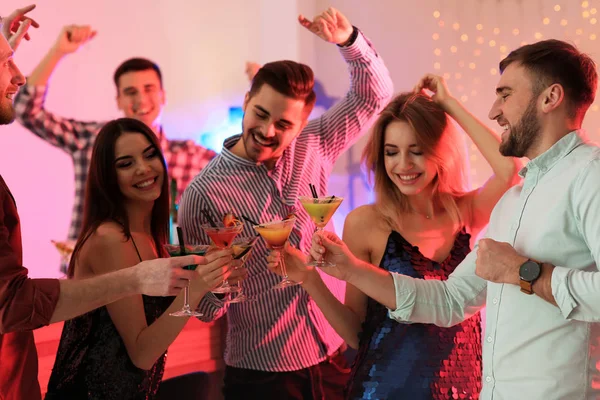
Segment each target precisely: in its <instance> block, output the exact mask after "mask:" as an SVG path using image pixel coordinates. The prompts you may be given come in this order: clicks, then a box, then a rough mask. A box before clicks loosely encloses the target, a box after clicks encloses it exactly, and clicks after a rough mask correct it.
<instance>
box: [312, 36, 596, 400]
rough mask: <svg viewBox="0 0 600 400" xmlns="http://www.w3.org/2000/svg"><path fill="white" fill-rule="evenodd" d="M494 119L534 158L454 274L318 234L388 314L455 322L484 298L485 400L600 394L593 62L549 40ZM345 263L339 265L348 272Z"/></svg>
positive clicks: (519, 73)
mask: <svg viewBox="0 0 600 400" xmlns="http://www.w3.org/2000/svg"><path fill="white" fill-rule="evenodd" d="M500 71H501V72H502V76H501V79H500V82H499V84H498V86H497V88H496V94H497V98H496V101H495V102H494V104H493V106H492V109H491V111H490V114H489V117H490V118H491V119H493V120H496V121H497V122H498V124H499V125H500V126H502V127H503V128H504V129H505V131H504V133H503V134H502V144H501V146H500V151H501V152H502V154H503V155H505V156H513V157H527V158H529V159H530V160H531V161H530V162H529V163H528V164H527V166H526V167H525V168H523V170H522V171H521V172H520V175H521V176H522V178H523V182H522V183H521V184H519V185H517V186H514V187H513V188H511V189H509V190H508V191H507V192H506V194H505V195H504V196H503V198H502V199H501V200H500V201H499V202H498V204H497V205H496V207H495V208H494V211H493V213H492V216H491V219H490V223H489V227H488V231H487V234H486V237H485V238H484V239H481V240H480V241H479V243H478V244H477V246H476V247H475V249H474V251H473V252H471V253H470V254H469V255H468V256H467V257H466V258H465V260H464V261H463V262H462V263H461V264H460V265H459V266H458V267H457V269H456V270H455V271H454V272H453V273H452V275H450V277H449V278H448V280H447V281H431V280H430V281H425V280H420V279H414V278H410V277H407V276H403V275H398V274H390V273H388V272H386V271H384V270H382V269H379V268H377V267H374V266H372V265H368V264H366V263H363V262H361V261H359V260H358V259H356V258H355V257H353V256H352V255H351V253H350V252H349V250H348V249H347V248H346V247H345V245H344V244H343V243H342V242H341V240H339V239H338V238H337V237H335V235H333V234H328V237H327V239H325V240H324V241H323V245H324V246H320V245H319V244H318V239H317V238H314V239H313V249H312V250H311V254H312V256H313V257H317V258H318V257H320V255H321V254H324V255H325V257H326V259H327V260H331V261H334V262H336V263H337V264H338V267H334V268H326V269H323V271H324V272H327V273H329V274H331V275H334V276H336V277H339V278H341V279H343V280H346V281H348V282H349V283H350V284H353V285H355V286H356V287H358V288H359V289H360V290H362V291H363V292H364V293H366V294H367V295H368V296H370V297H372V298H374V299H375V300H377V301H379V302H381V303H382V304H384V305H385V306H387V307H388V308H389V309H390V317H391V318H394V319H396V320H397V321H399V322H403V323H407V322H415V323H433V324H436V325H440V326H451V325H454V324H457V323H459V322H461V321H463V320H464V319H466V318H469V317H470V316H472V315H473V314H474V313H476V312H477V311H479V310H480V309H481V308H482V307H484V306H485V305H486V304H487V312H486V314H487V315H486V330H485V338H484V345H483V389H482V392H481V399H483V400H490V399H493V400H501V399H502V400H504V399H510V400H513V399H528V400H529V399H544V400H547V399H596V398H598V396H600V384H599V382H600V373H599V371H598V366H600V325H599V324H597V323H595V322H597V321H600V272H599V269H598V263H599V261H600V195H599V194H600V148H598V147H596V146H595V145H592V144H589V143H586V141H585V138H584V136H585V135H584V133H583V132H582V131H581V130H580V129H581V125H582V121H583V118H584V116H585V113H586V111H587V110H588V108H589V106H590V105H591V104H592V102H593V101H594V96H595V93H596V86H597V74H596V69H595V64H594V62H593V61H592V60H591V59H590V58H589V57H588V56H586V55H585V54H582V53H580V52H579V51H578V50H577V49H576V48H575V47H573V46H572V45H570V44H568V43H565V42H561V41H558V40H547V41H542V42H538V43H534V44H531V45H526V46H523V47H520V48H519V49H517V50H515V51H513V52H512V53H510V54H509V55H508V57H506V58H505V59H504V60H503V61H502V62H501V63H500ZM340 266H341V267H340Z"/></svg>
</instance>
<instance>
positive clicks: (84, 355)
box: [45, 248, 173, 400]
mask: <svg viewBox="0 0 600 400" xmlns="http://www.w3.org/2000/svg"><path fill="white" fill-rule="evenodd" d="M136 251H137V248H136ZM138 256H139V252H138ZM140 261H141V257H140ZM142 297H143V302H144V312H145V314H146V321H147V323H148V325H150V324H152V323H153V322H154V321H155V320H156V319H157V318H158V317H160V316H161V315H162V314H163V313H164V312H165V311H166V310H167V308H168V307H169V306H170V305H171V303H172V302H173V297H151V296H142ZM166 358H167V353H166V352H165V353H164V354H163V355H162V356H161V357H160V358H159V359H158V360H157V361H156V363H155V364H154V365H153V366H152V368H151V369H150V370H147V371H146V370H143V369H139V368H137V367H136V366H135V365H134V364H133V363H132V362H131V359H130V358H129V355H128V354H127V349H126V347H125V343H124V342H123V339H121V335H119V332H118V331H117V328H116V327H115V325H114V324H113V322H112V319H111V318H110V315H109V314H108V310H107V309H106V307H101V308H98V309H96V310H94V311H91V312H89V313H87V314H84V315H82V316H79V317H77V318H74V319H71V320H68V321H66V322H65V325H64V327H63V331H62V335H61V338H60V344H59V346H58V352H57V355H56V361H55V362H54V367H53V369H52V374H51V375H50V381H49V382H48V392H47V394H46V397H45V399H46V400H57V399H61V400H63V399H64V400H66V399H68V400H80V399H82V400H83V399H90V400H91V399H94V400H95V399H97V400H113V399H114V400H142V399H143V400H146V399H153V398H154V397H155V395H156V392H157V391H158V387H159V385H160V382H161V380H162V376H163V372H164V370H165V361H166Z"/></svg>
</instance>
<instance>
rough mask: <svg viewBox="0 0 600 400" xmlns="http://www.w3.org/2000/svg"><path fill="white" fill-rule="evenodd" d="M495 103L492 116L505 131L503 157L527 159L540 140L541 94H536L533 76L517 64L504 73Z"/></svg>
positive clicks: (490, 115) (501, 150)
mask: <svg viewBox="0 0 600 400" xmlns="http://www.w3.org/2000/svg"><path fill="white" fill-rule="evenodd" d="M496 96H497V97H496V101H495V102H494V104H493V105H492V108H491V110H490V113H489V117H490V119H493V120H496V121H497V122H498V124H499V125H500V126H501V127H502V128H503V132H502V142H501V143H500V153H501V154H502V155H504V156H511V157H524V156H526V155H527V153H528V151H529V150H530V149H531V148H532V146H534V145H535V143H536V141H537V140H539V138H540V132H541V122H540V118H539V110H538V98H539V93H535V91H534V87H533V80H532V77H531V74H530V73H529V72H528V71H527V70H526V69H525V68H524V67H523V66H521V65H519V64H518V63H513V64H510V65H509V66H508V67H507V68H506V69H505V70H504V72H503V73H502V77H501V78H500V82H499V83H498V86H497V88H496Z"/></svg>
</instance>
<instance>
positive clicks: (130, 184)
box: [114, 132, 165, 203]
mask: <svg viewBox="0 0 600 400" xmlns="http://www.w3.org/2000/svg"><path fill="white" fill-rule="evenodd" d="M114 165H115V169H116V174H117V181H118V185H119V189H120V191H121V193H122V194H123V197H125V199H127V200H128V201H130V202H144V203H146V202H153V201H155V200H156V199H158V197H159V196H160V194H161V189H162V186H163V181H164V175H165V170H164V168H163V164H162V161H161V158H160V153H159V152H158V149H156V147H155V146H154V145H153V144H152V143H150V141H149V140H148V139H147V138H146V136H144V135H143V134H141V133H136V132H124V133H123V134H122V135H121V136H119V138H118V139H117V141H116V143H115V162H114Z"/></svg>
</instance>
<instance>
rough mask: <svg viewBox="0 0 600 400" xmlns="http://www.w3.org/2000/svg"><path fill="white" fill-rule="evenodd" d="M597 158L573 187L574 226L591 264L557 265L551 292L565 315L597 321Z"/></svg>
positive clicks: (599, 282)
mask: <svg viewBox="0 0 600 400" xmlns="http://www.w3.org/2000/svg"><path fill="white" fill-rule="evenodd" d="M599 184H600V159H598V158H594V159H592V160H591V161H590V162H589V163H588V165H587V166H586V168H584V169H583V171H582V173H581V175H580V176H579V179H578V182H577V184H576V186H575V188H576V190H574V191H573V207H574V215H575V219H576V223H577V226H578V228H579V230H580V231H581V234H582V236H583V239H584V240H585V242H586V244H587V247H588V248H589V250H590V253H591V257H592V258H593V260H594V264H592V265H590V266H589V268H586V269H585V270H580V269H573V268H569V266H568V265H565V266H557V267H556V268H554V271H553V272H552V294H553V295H554V299H555V301H556V303H557V305H558V307H559V308H560V311H561V313H562V315H563V316H564V317H565V318H566V319H572V320H578V321H586V322H598V321H600V272H598V261H600V193H599V192H598V185H599Z"/></svg>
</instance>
